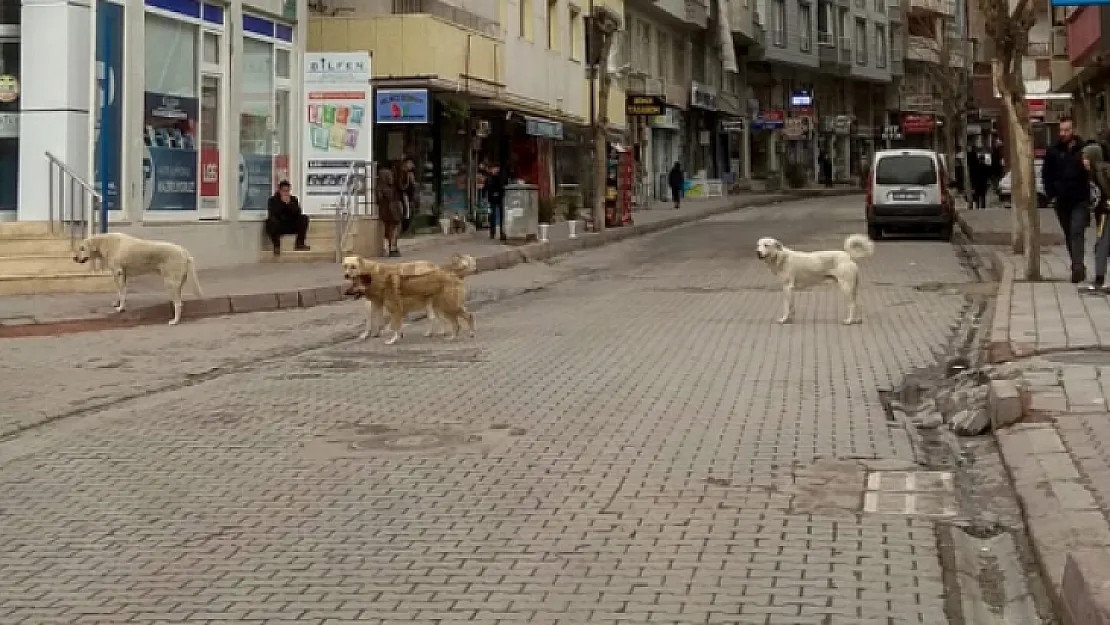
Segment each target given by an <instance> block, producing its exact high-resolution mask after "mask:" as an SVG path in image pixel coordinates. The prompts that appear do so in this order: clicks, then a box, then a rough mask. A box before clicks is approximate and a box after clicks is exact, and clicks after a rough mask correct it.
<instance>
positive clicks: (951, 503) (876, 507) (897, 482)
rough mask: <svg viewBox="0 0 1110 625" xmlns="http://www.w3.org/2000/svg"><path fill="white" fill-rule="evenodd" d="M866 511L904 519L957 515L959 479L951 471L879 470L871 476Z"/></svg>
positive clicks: (865, 504) (868, 482) (866, 494)
mask: <svg viewBox="0 0 1110 625" xmlns="http://www.w3.org/2000/svg"><path fill="white" fill-rule="evenodd" d="M863 511H864V512H870V513H873V514H891V515H901V516H928V517H953V516H956V514H957V506H956V484H955V479H954V477H953V474H952V472H951V471H875V472H873V473H871V474H869V475H868V476H867V490H866V491H865V492H864V494H863Z"/></svg>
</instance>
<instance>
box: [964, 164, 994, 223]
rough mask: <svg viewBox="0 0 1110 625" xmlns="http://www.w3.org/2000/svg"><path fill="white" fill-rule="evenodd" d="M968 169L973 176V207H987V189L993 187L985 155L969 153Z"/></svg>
mask: <svg viewBox="0 0 1110 625" xmlns="http://www.w3.org/2000/svg"><path fill="white" fill-rule="evenodd" d="M967 156H968V161H967V168H968V170H969V171H968V173H969V174H970V175H971V207H972V208H980V209H982V208H986V207H987V189H989V188H990V186H991V171H990V167H989V166H988V165H987V163H986V161H984V159H983V155H982V154H979V153H978V152H974V151H972V152H968V154H967Z"/></svg>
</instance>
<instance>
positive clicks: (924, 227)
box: [865, 149, 956, 240]
mask: <svg viewBox="0 0 1110 625" xmlns="http://www.w3.org/2000/svg"><path fill="white" fill-rule="evenodd" d="M952 184H953V183H952V182H950V180H949V174H948V171H947V169H946V168H945V166H944V157H943V156H941V155H940V154H938V153H936V152H934V151H932V150H918V149H903V150H882V151H879V152H876V153H875V158H874V162H873V164H872V165H871V171H870V172H868V175H867V184H866V187H865V188H866V192H867V199H866V202H867V234H868V236H870V237H871V238H872V239H880V238H882V236H883V232H884V231H891V230H897V231H900V232H920V231H936V232H939V234H940V236H941V237H943V238H944V239H945V240H948V239H951V238H952V233H953V231H954V230H955V226H956V200H955V197H954V196H953V195H952V192H951V190H950V187H951V186H952Z"/></svg>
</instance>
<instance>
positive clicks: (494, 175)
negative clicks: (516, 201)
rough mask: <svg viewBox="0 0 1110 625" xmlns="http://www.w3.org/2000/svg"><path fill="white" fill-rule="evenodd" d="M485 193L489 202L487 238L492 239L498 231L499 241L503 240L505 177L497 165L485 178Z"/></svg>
mask: <svg viewBox="0 0 1110 625" xmlns="http://www.w3.org/2000/svg"><path fill="white" fill-rule="evenodd" d="M482 190H483V191H485V192H486V201H487V202H489V238H491V239H492V238H494V236H496V232H497V230H498V229H500V230H501V240H502V241H504V240H505V238H506V237H505V176H503V175H502V173H501V167H500V166H499V165H491V166H490V168H489V174H488V175H487V176H486V184H485V186H484V187H482Z"/></svg>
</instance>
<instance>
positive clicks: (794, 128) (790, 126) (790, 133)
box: [782, 117, 808, 141]
mask: <svg viewBox="0 0 1110 625" xmlns="http://www.w3.org/2000/svg"><path fill="white" fill-rule="evenodd" d="M807 119H808V118H806V117H788V118H786V120H785V123H784V125H783V127H782V135H783V136H784V137H786V138H787V139H791V140H795V141H796V140H798V139H803V138H805V136H806V135H807V134H808V132H807V131H808V128H807V126H808V124H806V123H804V122H805V120H807Z"/></svg>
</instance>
